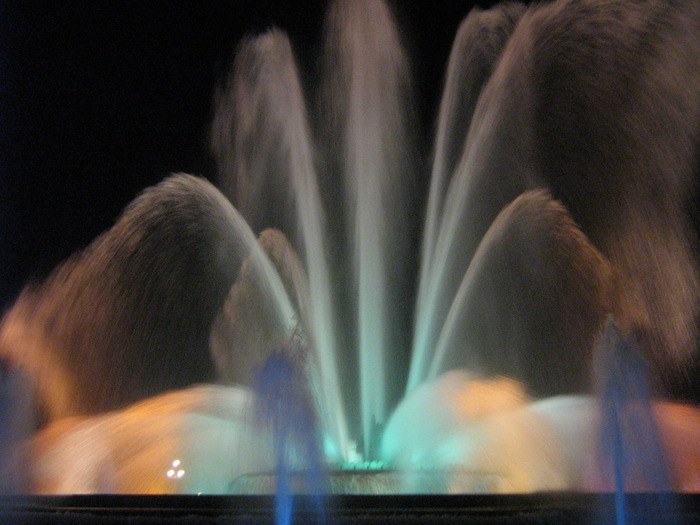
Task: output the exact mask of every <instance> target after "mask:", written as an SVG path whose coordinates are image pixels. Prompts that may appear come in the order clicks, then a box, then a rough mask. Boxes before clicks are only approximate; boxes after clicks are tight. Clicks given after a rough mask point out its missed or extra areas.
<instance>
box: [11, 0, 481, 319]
mask: <svg viewBox="0 0 700 525" xmlns="http://www.w3.org/2000/svg"><path fill="white" fill-rule="evenodd" d="M490 3H492V2H488V1H484V2H480V3H479V4H480V5H481V6H484V7H485V6H488V5H489V4H490ZM47 4H49V3H47ZM59 4H60V5H59ZM473 4H474V2H471V1H466V0H397V1H395V2H393V6H394V8H395V13H396V15H397V17H398V19H399V23H400V26H401V28H402V34H403V36H404V40H405V44H406V46H407V48H408V49H409V52H410V56H411V59H412V65H413V70H414V74H415V78H416V81H417V84H416V87H417V91H418V94H419V101H420V106H419V109H420V114H421V116H422V122H423V124H424V134H425V135H424V140H423V141H422V142H423V143H424V144H426V145H429V139H428V138H429V136H430V128H431V126H432V122H433V118H434V114H435V112H436V104H437V99H438V96H439V93H440V89H441V85H442V78H443V72H444V68H445V66H446V61H447V58H448V54H449V50H450V46H451V43H452V39H453V37H454V35H455V32H456V29H457V26H458V24H459V23H460V21H461V20H462V19H463V18H464V16H466V14H467V13H468V12H469V10H470V9H471V7H472V5H473ZM325 6H326V1H325V0H303V1H288V2H279V1H273V0H237V1H229V2H209V3H208V2H201V3H200V2H197V1H192V2H182V1H171V2H165V1H161V0H149V1H147V2H138V3H136V2H133V3H132V2H94V1H85V2H57V3H56V5H55V6H52V7H49V8H47V7H46V5H44V4H43V3H40V2H34V1H29V2H23V1H21V0H10V1H5V2H2V3H0V68H1V69H0V251H1V253H0V307H2V308H5V307H7V306H9V304H11V302H12V301H13V299H14V298H15V297H16V295H17V294H18V293H19V291H20V290H21V288H22V286H23V285H24V284H25V283H26V282H28V281H32V280H40V279H43V278H44V277H45V276H46V275H47V273H48V272H49V271H50V270H51V269H52V268H54V267H55V266H56V265H57V264H58V263H60V262H61V261H62V260H63V259H65V258H66V257H68V256H69V255H70V254H71V253H73V252H75V251H76V250H79V249H80V248H82V247H84V246H86V245H87V244H88V243H89V242H90V241H91V240H92V239H93V238H94V237H95V236H96V235H98V234H99V233H100V232H102V231H104V230H105V229H107V228H109V227H110V226H111V224H112V223H113V222H114V220H115V219H116V217H117V216H118V214H119V212H120V210H121V209H122V208H123V207H124V206H125V205H126V204H127V203H128V202H129V201H130V200H131V199H133V198H134V197H135V196H136V195H137V194H138V192H139V191H140V190H141V189H143V188H145V187H147V186H150V185H152V184H154V183H156V182H158V181H159V180H160V179H162V178H163V177H165V176H166V175H167V174H168V173H170V172H174V171H184V172H189V173H194V174H198V175H203V176H206V177H208V178H210V179H213V177H214V166H213V163H212V161H211V159H210V157H209V154H208V146H207V134H208V128H209V123H210V120H211V116H212V115H211V113H212V100H213V92H214V88H215V86H216V84H217V82H218V81H219V80H220V79H221V78H222V77H223V76H224V75H225V73H226V72H227V69H228V64H229V63H230V60H231V59H232V56H233V51H234V50H235V47H236V43H237V42H238V41H239V40H240V39H241V37H242V36H243V35H244V34H245V33H247V32H253V33H255V32H262V31H264V30H266V29H268V28H270V27H272V26H276V27H279V28H282V29H285V30H286V31H287V32H288V34H289V36H290V38H291V41H292V45H293V46H294V49H295V52H296V55H297V59H298V61H299V62H300V67H301V69H302V71H303V72H304V73H305V76H306V78H305V81H306V82H307V86H308V85H309V83H310V81H311V80H312V79H313V75H314V73H315V71H316V58H317V57H318V50H319V46H320V43H321V36H322V24H323V15H324V12H325Z"/></svg>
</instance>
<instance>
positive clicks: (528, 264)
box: [0, 0, 700, 522]
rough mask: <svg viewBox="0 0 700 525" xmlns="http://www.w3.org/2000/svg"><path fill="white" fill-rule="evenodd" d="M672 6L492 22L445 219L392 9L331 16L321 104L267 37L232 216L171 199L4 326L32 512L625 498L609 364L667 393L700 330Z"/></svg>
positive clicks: (686, 130) (555, 10) (98, 244)
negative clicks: (34, 500) (296, 491)
mask: <svg viewBox="0 0 700 525" xmlns="http://www.w3.org/2000/svg"><path fill="white" fill-rule="evenodd" d="M657 3H658V4H659V6H656V4H654V6H638V5H636V4H632V5H630V4H628V3H624V2H612V3H611V4H610V5H609V6H608V5H607V4H603V3H601V2H595V1H592V0H581V1H574V0H561V1H558V2H555V3H552V4H548V5H544V6H539V7H536V8H531V9H525V8H524V7H522V6H518V5H514V4H508V5H504V6H499V7H496V8H494V9H493V10H490V11H478V10H476V11H474V12H473V13H472V14H471V15H470V16H469V17H468V18H467V19H466V20H465V21H464V22H463V24H462V26H461V27H460V30H459V33H458V35H457V38H456V41H455V43H454V47H453V50H452V55H451V58H450V65H449V69H448V74H447V77H446V81H445V89H444V96H443V99H442V104H441V107H440V114H439V116H438V120H437V133H436V143H435V146H434V153H433V157H432V169H431V174H430V190H429V194H428V197H427V202H423V197H422V195H420V192H419V191H418V190H417V189H418V188H420V183H419V180H418V179H419V171H420V170H419V168H420V167H421V164H422V160H421V159H420V158H417V157H418V156H417V153H416V152H417V151H418V148H417V147H416V144H415V140H416V139H415V137H416V136H417V133H416V127H417V124H416V121H415V115H414V114H413V111H414V108H413V106H412V93H411V85H410V70H409V62H408V59H407V57H406V55H405V53H404V50H403V47H402V44H401V41H400V37H399V33H398V30H397V28H396V25H395V23H394V21H393V17H392V14H391V11H390V9H389V8H388V7H387V5H386V4H385V3H384V2H383V1H381V0H367V1H365V2H357V1H352V0H336V1H334V2H332V4H331V7H330V10H329V14H328V17H327V23H326V45H325V49H324V55H323V67H322V75H323V76H322V78H321V81H320V83H319V86H320V87H319V88H318V90H317V93H316V94H317V95H318V96H317V97H316V100H315V101H314V102H315V103H316V105H315V106H314V105H313V104H312V103H310V98H307V96H305V94H304V91H303V89H302V83H301V81H300V78H299V73H298V71H297V68H296V65H295V59H294V56H293V52H292V47H291V44H290V42H289V40H288V39H287V37H286V36H285V34H284V33H283V32H281V31H279V30H271V31H269V32H268V33H265V34H263V35H260V36H256V37H250V38H247V39H246V40H244V41H243V42H242V43H241V44H240V47H239V50H238V53H237V55H236V59H235V62H234V65H233V69H232V72H231V74H230V76H229V77H228V78H227V79H226V81H225V83H224V84H223V85H222V87H221V88H220V90H219V91H218V93H217V97H216V108H215V109H216V111H215V121H214V124H213V127H212V150H213V152H214V155H215V157H216V160H217V163H218V166H219V187H220V189H221V192H222V193H220V192H219V190H217V189H216V188H215V187H214V186H213V185H211V184H209V183H208V182H206V181H204V180H203V179H199V178H196V177H192V176H189V175H182V174H180V175H174V176H171V177H169V178H167V179H166V180H165V181H163V182H162V183H160V184H159V185H158V186H155V187H154V188H151V189H148V190H147V191H146V192H144V193H143V194H142V195H141V196H139V197H138V198H137V199H136V200H135V201H134V202H133V203H132V204H131V205H130V206H129V207H128V208H127V209H126V210H125V212H124V214H123V215H122V217H121V218H120V219H119V220H118V222H117V223H116V225H115V226H114V227H113V228H112V229H111V230H109V231H108V232H106V233H105V234H103V235H102V236H101V237H99V238H98V239H97V240H96V241H95V242H94V243H93V244H92V245H91V246H90V247H88V248H87V249H86V250H85V251H84V252H82V253H80V254H78V255H76V256H75V257H73V258H71V259H70V260H69V261H67V262H66V263H65V264H64V265H63V266H62V267H60V268H59V269H57V270H56V271H55V272H54V274H52V276H50V277H49V279H48V280H47V281H46V282H45V283H44V284H42V285H37V286H34V287H29V288H27V289H26V290H25V291H24V292H23V294H22V295H21V296H20V298H19V299H18V301H17V303H16V304H15V306H14V307H13V308H12V309H11V310H10V311H8V313H7V314H6V315H5V317H4V319H3V321H2V325H0V349H1V351H2V356H3V358H4V359H8V360H9V361H11V362H12V363H13V364H14V365H17V366H20V367H22V368H24V369H25V370H26V371H27V372H28V374H29V375H30V377H32V378H33V380H34V386H35V389H36V395H37V397H38V399H39V401H40V403H41V405H42V409H43V417H44V418H45V420H46V421H47V422H48V423H50V424H49V425H47V427H46V428H45V429H44V430H42V432H40V433H39V434H38V436H36V437H35V438H34V439H33V440H32V441H31V444H30V446H31V447H32V448H31V449H30V450H32V453H31V454H30V455H29V457H25V458H24V460H25V461H27V462H28V463H29V466H28V467H26V468H27V469H28V471H29V473H30V474H29V477H30V478H31V479H32V482H31V483H33V484H34V486H33V490H35V491H36V492H39V493H66V492H69V493H77V492H95V493H101V492H102V493H111V492H114V493H130V492H138V493H195V494H197V493H217V494H223V493H228V492H231V491H232V490H235V491H241V492H245V491H248V490H250V489H249V488H247V487H250V486H251V484H253V485H255V484H256V483H257V484H258V485H255V486H257V487H261V486H263V485H266V484H267V486H269V485H271V484H272V485H274V484H275V482H276V483H277V486H278V487H279V486H282V487H287V489H288V490H282V491H281V493H282V496H285V497H286V496H288V494H289V492H290V491H293V490H292V487H294V486H295V480H296V479H297V478H295V476H298V472H293V471H299V472H302V471H303V472H307V471H308V472H310V474H309V475H308V476H307V478H306V479H305V480H302V482H301V483H302V485H304V486H305V487H306V489H304V490H307V489H308V486H309V485H311V486H312V489H311V492H319V491H320V492H322V491H323V490H324V489H323V488H319V487H322V486H323V480H322V478H323V471H324V469H326V468H327V469H329V470H334V469H339V468H340V467H341V466H345V467H352V468H358V467H362V466H370V467H374V469H375V473H376V474H377V475H375V476H373V474H372V473H362V474H359V475H358V476H356V477H355V478H353V479H352V481H351V482H348V483H352V484H353V486H354V487H355V488H354V489H353V490H355V491H356V492H366V491H370V489H367V488H366V485H363V483H365V481H363V478H366V479H367V480H370V479H371V478H374V480H375V481H376V480H379V483H378V485H379V486H381V487H382V489H381V490H390V491H392V492H402V493H411V494H412V493H419V492H424V493H425V492H433V491H444V492H460V493H464V492H469V493H484V492H486V493H494V492H497V493H508V494H511V493H530V492H536V491H543V490H549V491H554V490H617V491H618V492H621V493H624V492H625V490H629V488H630V487H629V486H627V485H625V483H624V482H620V483H618V484H617V485H614V486H613V487H612V488H611V487H610V486H609V485H606V482H607V481H609V476H608V477H606V474H604V473H602V472H598V471H595V469H594V464H595V460H596V458H597V457H598V456H605V455H606V454H608V455H609V452H610V448H612V449H613V450H616V451H617V450H618V449H619V448H620V447H621V446H622V445H620V443H623V442H624V440H621V439H613V441H612V444H610V443H609V442H608V441H606V440H605V438H599V436H598V435H597V434H596V428H597V427H598V426H600V427H601V428H606V429H607V428H613V429H615V428H617V427H616V426H615V424H611V426H610V427H609V426H608V423H609V421H614V420H615V417H617V415H619V414H620V413H623V412H624V410H626V408H625V407H626V406H627V405H624V400H623V406H622V408H619V407H618V408H617V409H615V410H618V411H620V410H621V411H622V412H615V410H612V411H611V410H608V411H606V410H602V409H601V408H600V406H599V404H598V403H597V402H596V401H595V397H594V396H593V395H594V394H595V393H596V385H595V382H594V378H595V374H594V367H593V364H594V363H595V362H596V361H597V362H606V361H605V359H602V358H600V354H601V353H603V354H604V353H605V352H610V353H613V354H614V353H615V352H617V351H618V350H619V349H620V348H626V347H625V343H624V342H625V341H628V340H630V341H631V340H636V341H637V342H638V344H639V348H640V352H641V354H642V356H643V358H644V360H646V361H647V362H648V363H649V369H650V378H651V379H650V380H651V383H652V385H653V388H654V389H655V393H656V395H657V396H658V397H663V396H666V395H669V394H670V393H672V391H671V389H672V388H673V387H674V381H676V382H677V381H679V379H678V378H681V379H682V377H683V373H682V371H683V367H684V366H685V364H686V363H687V360H688V359H689V358H690V357H691V356H692V351H693V350H694V346H695V345H696V341H697V329H696V327H695V320H696V318H697V316H698V313H700V310H699V308H698V301H697V297H698V296H699V295H698V291H700V290H699V288H700V283H699V280H698V272H697V266H696V264H695V261H694V258H695V256H694V254H693V245H692V243H691V241H690V239H691V236H690V226H689V224H688V221H687V220H686V218H685V215H684V214H685V206H686V205H687V199H688V196H689V195H690V194H691V192H692V188H693V181H692V176H693V175H694V173H695V172H696V168H697V166H696V164H695V163H696V162H697V153H696V152H697V129H698V126H697V123H698V121H697V118H696V116H697V115H700V109H699V108H700V97H698V93H697V89H695V88H694V87H693V86H697V85H699V82H700V78H699V77H698V71H697V67H696V64H697V63H698V60H696V59H700V48H699V47H698V45H697V43H698V41H700V39H698V38H697V37H698V35H700V26H699V25H698V23H697V20H700V11H698V7H697V6H696V4H695V3H694V2H692V1H687V2H681V3H679V4H678V5H674V7H670V6H667V7H666V8H662V7H660V6H661V5H662V4H663V2H661V1H659V2H657ZM657 9H659V10H660V11H658V12H657ZM613 12H614V14H616V16H612V14H613ZM572 13H574V14H572ZM620 13H621V14H620ZM617 14H619V15H620V16H617ZM623 15H624V16H623ZM591 28H596V29H591ZM694 170H695V171H694ZM630 174H633V175H634V176H632V175H630ZM224 195H225V196H226V197H228V199H226V198H225V197H224ZM231 202H232V203H233V204H234V205H235V208H234V206H232V205H231ZM424 210H425V211H424ZM423 216H424V220H423ZM423 223H424V227H423V231H422V241H421V239H419V236H418V232H419V230H420V228H421V225H422V224H423ZM266 228H268V229H266ZM254 232H255V233H254ZM256 233H257V234H259V237H258V239H257V241H256V238H255V236H256ZM420 242H422V244H421V249H420V250H417V249H416V246H418V245H419V244H420ZM417 252H420V253H419V254H417ZM610 314H612V316H613V317H614V319H615V320H616V323H617V326H619V328H617V327H614V328H611V326H612V325H609V327H608V329H607V330H606V332H605V334H606V335H605V337H603V340H604V341H608V343H609V344H608V346H605V347H604V350H600V347H597V346H596V343H597V342H598V340H599V339H600V338H601V334H603V327H604V325H605V320H606V318H607V317H608V315H610ZM618 330H619V331H620V332H618ZM611 333H614V334H616V336H617V337H618V339H615V337H613V336H611V335H610V334H611ZM621 334H625V335H621ZM610 340H614V341H613V342H610ZM290 341H293V342H295V343H294V344H290ZM620 341H623V342H622V343H621V342H620ZM596 348H599V349H598V350H596ZM273 350H274V351H273ZM610 359H611V360H610V361H607V362H609V363H619V362H618V361H615V359H613V358H610ZM630 362H631V361H625V363H630ZM616 367H617V368H616ZM610 368H611V369H613V368H614V369H615V371H616V372H617V373H618V374H619V376H620V377H622V378H624V377H625V374H626V373H627V368H628V367H627V365H624V366H617V364H616V365H615V366H613V365H612V364H611V365H610ZM75 370H80V372H79V373H76V372H75ZM280 370H282V371H286V372H280ZM260 371H262V375H258V372H260ZM285 374H288V375H285ZM603 375H604V374H603ZM632 377H633V378H635V379H634V382H636V383H643V382H644V381H646V379H645V378H641V376H639V375H634V374H633V375H632ZM256 378H257V380H256ZM215 382H218V383H221V384H220V385H214V384H211V383H215ZM623 382H624V380H623ZM195 383H209V384H207V385H199V386H192V385H193V384H195ZM255 385H258V386H257V387H256V386H255ZM260 385H262V386H260ZM280 385H287V387H288V388H286V389H285V388H282V390H280ZM623 398H624V396H623ZM602 399H603V400H609V399H611V398H610V397H609V396H608V395H607V394H606V395H603V396H602ZM625 399H626V398H625ZM644 399H645V401H644V402H643V409H644V410H643V413H644V414H645V415H646V416H648V417H647V419H645V420H644V421H645V425H647V426H648V427H649V428H651V429H653V428H654V426H655V425H656V426H658V431H659V437H658V439H657V440H655V441H654V444H653V446H652V449H653V451H654V452H655V453H660V451H665V452H664V453H666V454H668V458H667V460H666V461H663V462H661V463H660V465H653V466H651V467H649V468H650V469H651V470H653V471H654V473H655V475H656V477H654V478H653V479H654V480H655V481H654V482H653V483H651V485H645V487H646V488H647V489H649V490H676V491H697V490H700V486H699V485H698V481H697V473H698V468H697V465H698V464H700V447H697V446H695V447H692V446H687V445H686V446H685V447H684V446H683V445H682V443H687V442H688V441H689V440H694V442H695V443H697V434H698V431H699V429H700V415H699V414H700V412H699V411H698V410H697V409H696V408H694V407H692V406H687V405H680V404H674V403H670V402H663V401H655V400H651V399H650V398H648V397H645V398H644ZM312 400H313V401H312ZM635 400H636V398H635ZM292 401H294V402H292ZM287 408H289V412H290V413H289V414H286V416H285V417H286V419H285V417H281V416H280V413H284V412H285V410H287ZM601 413H602V414H603V416H602V417H603V419H604V421H605V424H601V425H598V421H599V420H600V418H601V416H600V414H601ZM261 414H263V415H266V416H268V417H263V418H260V417H258V416H260V415H261ZM611 414H612V415H611ZM650 414H653V415H654V416H655V417H651V415H650ZM282 415H284V414H282ZM621 417H622V416H621ZM609 418H610V419H609ZM302 420H303V421H305V422H307V426H305V427H304V426H302V427H299V421H302ZM654 422H655V423H654ZM588 423H590V424H588ZM316 426H318V432H317V431H316V430H317V429H316ZM303 430H306V431H307V432H304V431H303ZM611 432H612V430H611ZM164 436H167V439H166V438H164ZM606 436H607V434H606ZM316 438H318V439H316ZM599 441H600V444H599ZM690 442H693V441H690ZM649 446H651V445H649ZM606 447H608V448H606ZM625 447H626V445H625ZM649 450H650V449H649V448H648V447H647V446H646V445H644V446H642V449H641V450H636V449H635V450H633V451H632V450H631V451H630V455H629V457H633V458H640V457H642V456H643V455H644V453H645V452H647V453H648V451H649ZM616 454H617V455H616ZM618 456H619V454H618V453H617V452H615V453H613V454H612V456H611V457H612V459H611V461H612V462H613V463H615V461H616V458H617V457H618ZM300 458H301V459H300ZM69 465H70V466H71V468H68V466H69ZM383 467H387V468H383ZM389 469H395V470H396V473H395V475H394V473H392V472H389V471H388V470H389ZM667 469H668V470H667ZM274 472H276V473H277V474H276V475H274V474H270V473H274ZM246 476H247V478H246ZM242 477H243V478H242ZM340 477H342V476H340ZM358 478H359V479H360V480H359V481H357V479H358ZM346 479H349V478H346ZM659 480H662V481H659ZM329 483H330V485H333V482H329ZM356 483H357V484H356ZM367 483H370V484H371V482H369V481H368V482H367ZM342 485H343V482H339V484H338V488H337V489H336V490H338V491H340V492H342V491H343V490H344V489H343V488H342ZM387 487H388V488H387ZM632 488H634V487H632ZM283 507H284V506H283V505H281V506H280V509H279V511H278V514H277V515H278V519H279V521H280V522H287V521H288V520H289V512H288V509H287V508H286V507H285V508H283ZM620 508H623V507H620ZM620 512H622V511H619V512H618V516H619V513H620Z"/></svg>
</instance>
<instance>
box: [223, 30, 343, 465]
mask: <svg viewBox="0 0 700 525" xmlns="http://www.w3.org/2000/svg"><path fill="white" fill-rule="evenodd" d="M216 114H217V120H216V121H215V122H214V130H215V131H214V134H213V137H212V138H213V142H214V145H213V148H214V150H215V152H216V153H217V156H218V158H219V161H220V164H221V165H222V166H223V168H222V171H223V176H222V177H221V178H222V184H223V189H224V191H226V193H227V194H228V195H229V197H230V198H231V200H233V201H234V202H236V203H237V205H238V206H240V207H241V208H242V209H243V210H248V211H249V213H250V215H251V218H252V222H253V224H255V223H256V222H260V220H257V221H256V219H255V217H256V214H257V213H259V210H261V209H265V205H266V204H265V203H266V202H268V201H269V200H270V191H272V192H273V195H276V196H277V199H275V200H276V201H277V202H279V203H287V202H294V203H295V205H294V206H293V209H292V210H287V211H286V212H279V211H278V212H276V213H277V214H281V217H279V218H278V221H279V224H275V223H276V222H278V221H275V220H274V219H271V218H270V216H269V214H268V215H263V218H264V220H268V221H271V224H264V223H261V225H259V227H269V226H275V225H276V226H279V227H281V228H284V229H285V230H286V231H287V232H288V233H289V234H290V235H291V236H292V238H295V237H298V238H299V239H300V243H299V244H300V246H301V247H302V252H303V256H304V261H305V262H306V270H307V275H308V276H309V294H310V296H311V297H313V301H311V302H310V303H309V304H308V305H306V306H307V307H308V309H309V311H308V312H307V313H306V315H304V316H303V317H304V319H303V321H304V325H305V326H307V327H308V329H309V334H308V336H309V337H310V338H312V348H314V349H315V350H320V349H323V351H317V352H316V354H315V357H316V359H317V362H318V366H319V371H318V374H315V375H314V376H313V377H312V379H313V381H314V382H315V383H316V384H315V386H316V389H317V393H318V398H319V399H320V400H321V403H322V418H323V420H324V422H325V425H324V427H325V428H326V429H327V431H328V432H329V433H330V435H331V440H332V441H333V443H334V445H335V448H336V450H337V451H336V452H332V451H331V450H328V453H329V455H331V456H336V455H337V456H338V457H337V459H343V460H347V458H348V441H349V438H348V430H347V425H346V416H345V407H344V405H343V402H342V399H341V396H340V385H339V382H338V373H337V367H338V364H337V362H336V356H337V355H338V354H339V352H340V347H339V345H338V341H337V338H336V335H335V334H336V330H335V329H334V327H335V326H336V319H335V318H336V312H335V305H334V304H333V302H332V301H331V295H330V294H331V286H330V281H331V278H330V274H329V270H328V265H327V263H326V261H327V257H326V254H327V251H328V247H327V241H326V233H325V231H324V229H323V225H324V223H325V218H324V214H323V209H322V207H321V203H320V196H319V189H318V184H317V180H316V173H315V168H314V165H313V161H312V156H313V152H312V146H311V138H310V130H309V126H308V123H307V117H306V109H305V106H304V100H303V97H302V92H301V86H300V84H299V75H298V73H297V70H296V66H295V63H294V58H293V56H292V52H291V47H290V44H289V41H288V39H287V37H286V35H284V34H283V33H281V32H279V31H271V32H270V33H267V34H264V35H262V36H260V37H257V38H253V39H248V40H246V41H244V42H243V44H242V45H241V47H240V49H239V52H238V55H237V58H236V63H235V64H234V69H233V74H232V76H231V78H230V79H229V82H228V85H227V86H226V89H225V90H223V91H222V93H220V94H219V96H218V111H217V113H216ZM252 144H254V145H255V146H254V147H251V145H252ZM282 208H284V206H283V205H282ZM295 217H296V220H295ZM294 224H296V225H297V228H296V230H295V229H294V228H293V226H292V225H294ZM290 226H292V230H291V231H290ZM302 313H303V312H302Z"/></svg>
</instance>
